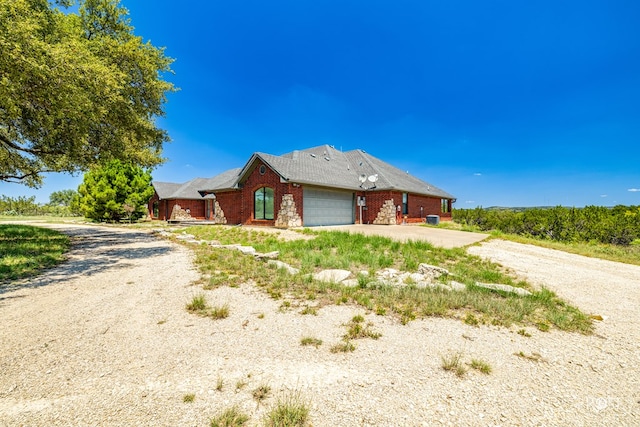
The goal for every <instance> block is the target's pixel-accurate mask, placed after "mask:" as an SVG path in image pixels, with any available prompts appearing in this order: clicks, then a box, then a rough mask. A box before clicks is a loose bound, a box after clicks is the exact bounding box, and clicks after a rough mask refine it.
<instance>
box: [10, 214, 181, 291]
mask: <svg viewBox="0 0 640 427" xmlns="http://www.w3.org/2000/svg"><path fill="white" fill-rule="evenodd" d="M45 226H46V227H49V228H54V229H56V230H58V231H60V232H62V233H65V234H67V235H68V236H69V237H70V238H71V250H70V251H69V252H67V260H66V261H64V262H63V263H61V264H59V265H57V266H56V267H53V268H50V269H48V270H45V271H43V272H42V273H41V274H40V275H38V276H35V277H31V278H27V279H20V280H15V281H11V282H8V283H4V284H0V301H2V300H4V299H8V298H16V297H18V296H3V294H6V293H8V292H13V291H17V290H19V289H25V288H39V287H42V286H48V285H52V284H57V283H64V282H65V281H68V280H70V279H73V278H75V277H78V276H91V275H94V274H97V273H101V272H104V271H107V270H114V269H115V270H120V269H126V268H129V267H131V266H132V265H133V264H134V263H135V260H137V259H146V258H149V257H155V256H159V255H163V254H166V253H167V252H170V251H171V250H172V249H171V247H169V246H166V245H163V244H161V241H160V240H158V239H157V238H155V237H154V236H152V235H150V234H147V233H144V232H139V231H138V232H136V231H126V230H125V231H122V230H120V229H118V230H115V229H110V228H107V227H93V226H84V227H77V226H75V227H71V226H67V227H65V226H64V225H60V224H50V225H45Z"/></svg>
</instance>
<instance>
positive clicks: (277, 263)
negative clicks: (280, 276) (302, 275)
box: [267, 259, 300, 274]
mask: <svg viewBox="0 0 640 427" xmlns="http://www.w3.org/2000/svg"><path fill="white" fill-rule="evenodd" d="M267 264H269V265H275V266H276V267H277V268H284V269H285V270H287V271H288V272H289V274H298V273H299V272H300V270H298V269H297V268H294V267H291V266H290V265H289V264H287V263H286V262H282V261H278V260H277V259H270V260H268V261H267Z"/></svg>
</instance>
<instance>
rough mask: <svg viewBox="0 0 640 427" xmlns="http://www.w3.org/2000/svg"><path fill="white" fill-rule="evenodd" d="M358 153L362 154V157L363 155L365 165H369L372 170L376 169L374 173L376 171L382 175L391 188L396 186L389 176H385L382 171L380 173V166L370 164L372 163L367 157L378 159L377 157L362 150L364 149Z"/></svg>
mask: <svg viewBox="0 0 640 427" xmlns="http://www.w3.org/2000/svg"><path fill="white" fill-rule="evenodd" d="M360 154H362V157H364V160H365V161H366V162H367V165H369V166H370V167H371V169H373V170H374V171H376V173H377V174H378V175H380V176H382V177H383V178H384V179H385V180H386V181H387V182H388V183H389V184H390V185H391V188H396V185H395V184H393V183H392V182H391V181H390V180H389V178H387V176H386V175H385V174H384V173H382V171H381V170H380V168H379V167H378V166H376V165H374V164H372V163H371V162H370V161H369V157H372V158H374V159H376V160H378V158H377V157H374V156H372V155H371V154H369V153H366V152H364V150H360ZM385 163H386V162H385ZM387 164H389V163H387ZM389 166H393V165H391V164H389Z"/></svg>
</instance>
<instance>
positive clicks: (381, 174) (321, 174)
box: [240, 145, 454, 199]
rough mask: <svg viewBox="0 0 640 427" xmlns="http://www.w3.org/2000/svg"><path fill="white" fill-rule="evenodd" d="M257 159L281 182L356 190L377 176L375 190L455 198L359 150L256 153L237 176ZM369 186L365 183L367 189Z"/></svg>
mask: <svg viewBox="0 0 640 427" xmlns="http://www.w3.org/2000/svg"><path fill="white" fill-rule="evenodd" d="M255 157H258V158H260V159H262V160H263V161H264V162H265V163H267V164H268V165H269V166H271V168H272V169H273V170H275V171H276V172H277V173H278V174H279V175H280V176H281V177H282V178H283V179H285V180H287V181H290V182H296V183H299V184H310V185H317V186H322V187H333V188H342V189H347V190H359V189H361V187H360V180H359V177H360V176H361V175H364V176H365V177H369V176H371V175H377V176H378V181H377V182H376V183H375V188H376V190H396V191H402V192H408V193H413V194H422V195H428V196H435V197H441V198H451V199H453V198H454V196H452V195H451V194H449V193H447V192H446V191H444V190H442V189H440V188H438V187H436V186H434V185H433V184H430V183H428V182H425V181H423V180H421V179H419V178H417V177H415V176H413V175H410V174H408V173H406V172H404V171H402V170H400V169H398V168H396V167H394V166H392V165H390V164H388V163H386V162H383V161H382V160H380V159H378V158H376V157H374V156H372V155H370V154H367V153H365V152H364V151H362V150H352V151H347V152H342V151H338V150H336V149H335V148H333V147H331V146H329V145H321V146H318V147H312V148H309V149H306V150H300V151H293V152H291V153H287V154H284V155H282V156H274V155H271V154H266V153H255V154H254V157H252V159H251V160H250V161H249V163H247V166H245V169H243V172H242V173H241V175H240V178H241V179H242V176H243V175H245V174H246V173H247V172H248V171H249V167H250V165H251V163H253V159H254V158H255ZM371 185H372V184H371V183H370V182H367V183H366V186H367V188H369V187H370V186H371Z"/></svg>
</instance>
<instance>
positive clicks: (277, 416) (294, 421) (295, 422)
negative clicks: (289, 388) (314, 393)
mask: <svg viewBox="0 0 640 427" xmlns="http://www.w3.org/2000/svg"><path fill="white" fill-rule="evenodd" d="M309 412H310V405H309V403H308V402H307V401H306V400H304V399H303V398H302V396H301V395H300V392H290V393H287V394H284V395H282V396H280V397H278V400H277V401H276V403H275V405H274V406H273V407H272V408H271V409H270V410H269V411H268V412H267V413H266V414H265V417H264V420H263V421H264V423H263V425H264V426H265V427H303V426H306V425H307V424H308V420H309Z"/></svg>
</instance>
